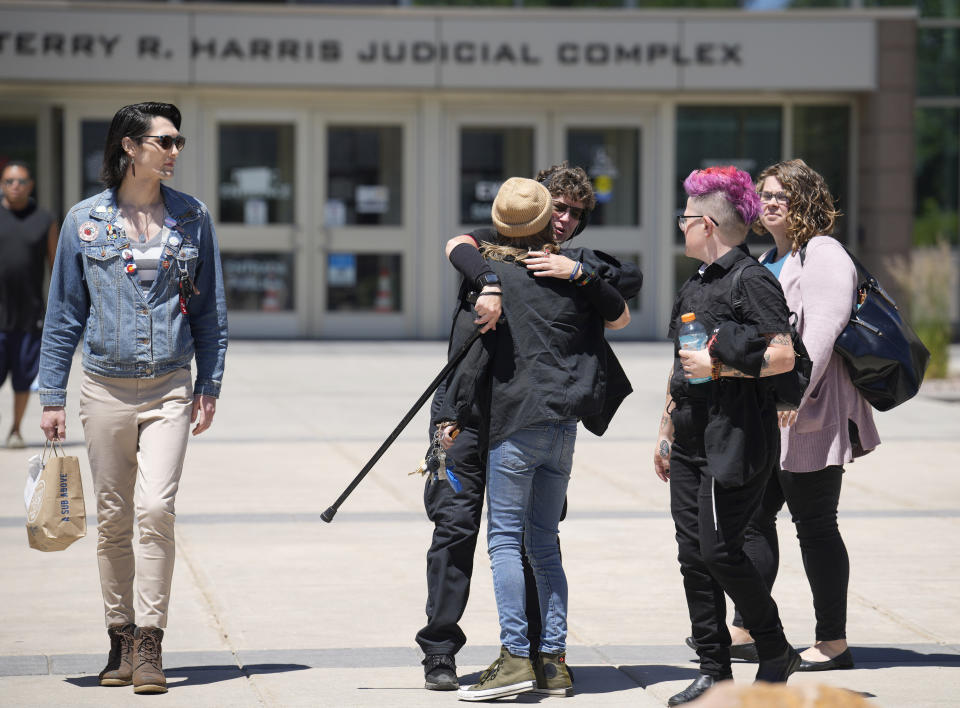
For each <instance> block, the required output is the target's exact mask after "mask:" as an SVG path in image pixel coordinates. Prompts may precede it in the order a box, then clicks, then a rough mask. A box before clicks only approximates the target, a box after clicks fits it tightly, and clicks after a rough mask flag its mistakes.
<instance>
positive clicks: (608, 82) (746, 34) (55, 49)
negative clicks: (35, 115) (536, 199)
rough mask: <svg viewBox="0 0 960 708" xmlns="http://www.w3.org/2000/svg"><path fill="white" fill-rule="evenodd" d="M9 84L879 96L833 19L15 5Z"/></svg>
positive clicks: (851, 36)
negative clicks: (810, 92) (873, 92)
mask: <svg viewBox="0 0 960 708" xmlns="http://www.w3.org/2000/svg"><path fill="white" fill-rule="evenodd" d="M811 37H815V38H816V42H815V43H813V42H811V39H810V38H811ZM814 45H815V46H814ZM0 80H15V81H16V80H23V81H31V82H35V81H58V82H59V81H65V80H69V81H81V82H90V83H104V82H110V83H127V82H135V83H161V84H175V85H176V84H183V85H221V86H222V85H235V86H241V85H246V86H286V87H346V86H351V87H363V88H387V89H389V88H403V89H410V88H421V89H499V90H503V89H507V90H511V89H512V90H537V89H544V90H549V89H552V88H553V87H554V86H557V85H562V86H566V87H569V86H584V87H590V88H591V89H595V90H601V89H602V90H611V89H612V90H627V91H636V90H671V91H703V90H710V91H712V90H731V89H737V90H774V91H776V90H790V89H794V90H796V89H816V90H837V91H869V90H873V89H874V88H876V26H875V22H874V21H873V20H872V19H869V18H864V17H856V16H854V15H846V16H845V15H842V14H841V15H839V16H838V15H837V13H832V15H831V17H830V21H829V23H825V22H824V21H823V19H822V18H821V17H818V16H816V14H809V15H804V14H793V13H791V14H790V15H789V16H788V15H784V14H782V13H781V14H779V15H776V16H774V15H770V14H762V13H761V14H745V13H743V12H741V11H737V12H731V13H720V12H710V13H704V12H698V13H684V12H679V13H671V14H669V15H667V14H665V13H649V14H648V13H643V12H634V13H628V14H620V13H611V14H610V15H608V16H604V15H603V14H600V13H589V14H586V15H583V16H580V15H579V14H578V15H576V16H573V17H569V18H567V17H557V16H556V15H545V14H543V15H540V16H538V14H537V13H534V12H512V13H511V12H509V11H508V12H499V13H494V12H468V13H459V14H458V13H453V12H431V11H426V10H424V11H420V10H414V11H404V10H385V11H378V12H375V13H373V12H370V13H357V12H356V11H354V12H353V13H352V14H351V13H350V12H349V11H333V10H326V9H324V10H317V11H312V12H302V13H296V14H290V13H285V14H283V15H278V14H273V13H262V12H254V11H244V12H224V11H216V10H199V9H196V10H181V9H179V8H176V9H170V10H168V11H167V10H164V11H160V10H156V9H144V10H140V9H137V8H132V7H131V6H129V5H127V6H123V7H117V8H116V9H106V8H103V6H99V7H97V8H96V9H95V8H89V9H84V10H82V11H80V10H67V11H64V10H63V9H62V8H56V9H54V8H51V7H50V6H43V5H37V6H35V7H33V8H29V9H28V8H27V6H25V5H18V6H15V7H11V6H10V5H6V6H0Z"/></svg>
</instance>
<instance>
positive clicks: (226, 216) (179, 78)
mask: <svg viewBox="0 0 960 708" xmlns="http://www.w3.org/2000/svg"><path fill="white" fill-rule="evenodd" d="M916 36H917V32H916V12H915V10H913V9H889V10H835V11H816V10H810V11H790V12H769V13H767V12H750V13H745V12H741V11H736V10H730V11H726V10H722V11H721V10H696V11H689V10H675V11H667V10H658V11H648V10H629V9H628V10H624V9H616V10H608V11H603V10H577V11H563V10H532V9H522V10H511V9H507V10H478V9H463V10H452V9H432V8H383V7H377V8H361V7H346V8H344V7H339V8H334V7H304V6H292V5H291V6H284V7H282V8H277V7H263V6H246V5H224V4H218V5H194V4H169V3H160V4H154V3H134V2H131V3H122V2H121V3H98V2H83V3H71V2H44V1H43V0H39V1H36V2H10V1H2V2H0V99H2V100H0V161H3V160H5V159H12V158H18V159H27V160H29V161H30V162H31V163H33V164H34V165H35V171H36V177H37V184H38V195H39V199H40V201H41V202H43V203H45V204H46V205H48V206H51V207H53V208H54V209H57V210H58V211H59V212H60V213H62V212H63V209H64V207H67V206H69V205H70V204H72V203H74V202H76V201H78V200H79V199H81V198H83V197H85V196H88V195H89V194H92V193H95V192H97V191H99V190H100V187H99V185H98V183H97V177H96V175H97V171H98V168H99V162H100V157H101V152H102V147H103V140H104V138H105V135H106V129H107V126H108V124H109V120H110V118H111V116H112V115H113V113H114V112H115V111H116V110H117V108H119V107H120V106H122V105H124V104H127V103H134V102H138V101H143V100H161V101H170V102H172V103H175V104H177V105H178V106H179V108H180V109H181V111H182V113H183V116H184V121H183V126H182V133H183V134H184V135H185V136H186V137H187V144H186V148H185V149H184V151H183V153H182V155H181V156H180V158H179V159H178V163H177V176H176V178H175V179H174V181H173V183H172V186H174V187H175V188H178V189H182V190H184V191H186V192H189V193H191V194H193V195H196V196H198V197H199V198H200V199H202V200H203V201H204V202H206V203H207V204H208V206H209V207H210V209H211V211H212V213H213V216H214V219H215V223H216V225H217V232H218V236H219V239H220V244H221V250H222V253H223V264H224V273H225V280H226V286H227V290H228V305H229V308H230V324H231V334H233V335H235V336H247V337H320V338H437V337H443V336H445V334H446V331H447V328H448V316H449V310H450V306H451V302H452V297H453V293H454V291H455V286H456V275H455V272H454V271H453V270H452V269H451V268H450V267H449V265H447V264H446V262H445V260H444V258H443V245H444V243H445V241H446V240H447V238H449V237H450V236H452V235H455V234H458V233H464V232H466V231H469V230H471V229H473V228H476V227H478V226H480V225H484V224H486V223H487V222H488V219H489V213H490V206H491V202H492V199H493V196H494V195H495V193H496V190H497V187H498V186H499V184H500V182H502V181H503V180H504V179H505V178H507V177H509V176H513V175H531V176H532V175H533V174H535V173H536V171H537V170H538V169H539V168H541V167H545V166H549V165H551V164H555V163H558V162H559V161H561V160H564V159H566V160H569V161H570V162H571V163H573V164H578V165H581V166H583V167H584V169H586V170H587V172H588V173H589V174H590V176H591V178H592V179H593V182H594V186H595V189H596V191H597V195H598V201H599V204H598V207H597V209H596V210H595V212H594V214H593V215H592V217H591V224H590V227H589V228H588V229H587V231H586V232H585V233H584V235H583V236H581V237H579V239H581V240H582V242H583V245H588V246H591V247H594V248H600V249H603V250H605V251H608V252H610V253H613V254H615V255H617V256H619V257H621V258H625V259H629V260H632V261H635V262H638V263H639V264H640V267H641V268H642V270H643V271H644V274H645V286H644V289H643V292H642V293H641V295H640V297H639V298H638V299H637V300H636V301H634V302H633V303H632V311H633V315H634V316H633V323H632V324H631V325H630V327H628V328H627V329H626V330H625V331H624V332H622V333H617V336H619V337H626V338H631V339H655V338H660V337H662V336H664V333H665V332H666V328H667V320H668V318H669V312H670V305H671V303H672V301H673V297H674V293H675V291H676V287H677V285H678V284H679V282H681V281H682V279H683V278H685V277H686V276H687V275H688V274H689V273H690V272H691V270H692V268H693V266H694V265H695V264H694V263H693V262H692V261H690V259H687V258H685V257H684V256H683V242H682V235H681V234H680V232H679V231H678V230H677V227H676V219H675V214H676V211H677V209H678V208H679V207H681V206H682V205H683V195H682V186H681V183H682V180H683V178H684V177H685V176H686V175H687V174H688V173H689V172H690V170H692V169H695V168H698V167H702V166H706V165H708V164H716V163H727V164H729V163H732V164H736V165H738V166H740V167H742V168H744V169H746V170H748V171H750V172H751V173H753V174H754V175H755V174H757V173H758V172H759V171H760V170H761V169H763V168H764V167H765V166H766V165H768V164H770V163H772V162H775V161H778V160H780V159H785V158H790V157H803V158H804V159H805V160H807V162H808V163H810V164H811V165H812V166H813V167H815V168H816V169H818V170H819V171H820V172H821V173H823V174H824V176H825V177H826V178H827V180H828V182H829V184H830V186H831V188H832V190H833V192H834V193H835V195H836V196H837V197H838V198H839V206H840V208H841V210H842V211H843V213H844V218H843V219H842V222H841V224H840V233H839V235H840V237H841V238H842V239H843V240H844V241H845V242H846V243H847V244H848V245H849V246H850V247H851V249H852V250H854V251H856V252H857V253H859V254H860V256H861V257H862V259H863V260H864V261H865V262H866V263H867V264H868V266H872V267H873V268H875V269H877V270H878V271H881V272H882V270H883V267H884V265H883V264H884V261H885V257H886V256H889V255H892V254H904V255H905V254H907V253H908V252H909V250H910V247H911V240H912V230H913V219H914V197H913V193H914V192H913V181H914V149H915V148H914V145H915V143H914V97H915V83H916V79H915V76H916V71H915V62H916ZM750 243H751V246H752V247H753V248H754V249H755V250H757V251H759V250H761V248H762V247H764V246H766V245H767V241H766V240H764V239H763V238H761V237H757V236H752V237H751V240H750Z"/></svg>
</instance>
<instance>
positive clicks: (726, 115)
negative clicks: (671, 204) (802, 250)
mask: <svg viewBox="0 0 960 708" xmlns="http://www.w3.org/2000/svg"><path fill="white" fill-rule="evenodd" d="M782 110H783V109H782V108H780V107H779V106H682V107H680V108H678V109H677V185H676V190H677V192H676V194H677V197H676V199H677V207H678V208H680V207H683V206H684V204H686V201H687V195H686V192H684V191H683V180H685V179H686V178H687V175H689V174H690V173H691V172H692V171H693V170H697V169H703V168H704V167H708V166H710V165H735V166H737V167H739V168H740V169H741V170H744V171H746V172H749V173H750V175H751V176H754V177H755V176H756V175H757V173H758V172H760V171H761V170H762V169H763V168H765V167H767V166H768V165H772V164H773V163H775V162H778V161H779V160H780V147H781V133H782V130H783V118H782ZM844 135H846V134H844ZM768 241H769V237H767V236H757V235H756V234H753V232H751V234H750V235H749V236H748V237H747V243H758V244H766V243H767V242H768ZM675 242H676V243H678V244H682V243H683V233H682V232H681V231H680V230H679V229H677V231H676V234H675ZM680 282H682V281H680Z"/></svg>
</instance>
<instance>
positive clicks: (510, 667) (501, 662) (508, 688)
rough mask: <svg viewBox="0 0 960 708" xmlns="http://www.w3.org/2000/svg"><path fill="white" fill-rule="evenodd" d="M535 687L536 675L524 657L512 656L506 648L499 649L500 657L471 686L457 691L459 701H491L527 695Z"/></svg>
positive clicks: (528, 660) (527, 659)
mask: <svg viewBox="0 0 960 708" xmlns="http://www.w3.org/2000/svg"><path fill="white" fill-rule="evenodd" d="M536 687H537V675H536V674H535V673H533V665H532V664H531V663H530V659H529V658H527V657H525V656H514V655H513V654H511V653H510V652H509V651H507V648H506V647H500V656H499V657H497V660H496V661H494V662H493V663H492V664H490V668H488V669H487V670H486V671H484V672H483V673H482V674H480V680H479V681H478V682H477V683H475V684H473V685H472V686H467V687H466V688H461V689H460V690H458V691H457V698H459V699H460V700H461V701H492V700H493V699H494V698H504V697H506V696H515V695H517V694H518V693H527V692H528V691H532V690H533V689H535V688H536Z"/></svg>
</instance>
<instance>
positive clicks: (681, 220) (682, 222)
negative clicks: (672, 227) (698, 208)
mask: <svg viewBox="0 0 960 708" xmlns="http://www.w3.org/2000/svg"><path fill="white" fill-rule="evenodd" d="M687 219H705V220H706V221H709V222H710V223H712V224H713V225H714V226H719V224H718V223H717V221H716V219H713V218H711V217H709V216H707V215H706V214H680V215H679V216H678V217H677V226H679V227H680V230H681V231H684V230H685V229H686V226H687Z"/></svg>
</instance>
